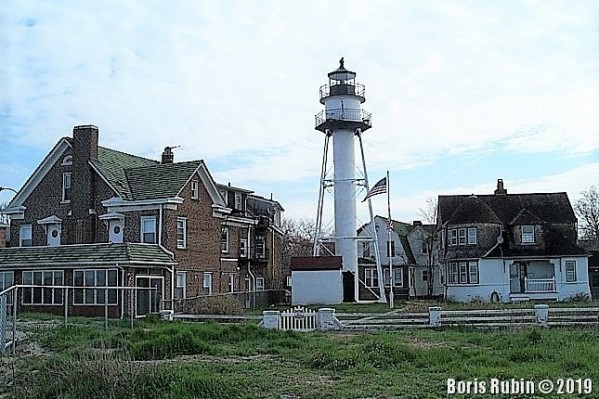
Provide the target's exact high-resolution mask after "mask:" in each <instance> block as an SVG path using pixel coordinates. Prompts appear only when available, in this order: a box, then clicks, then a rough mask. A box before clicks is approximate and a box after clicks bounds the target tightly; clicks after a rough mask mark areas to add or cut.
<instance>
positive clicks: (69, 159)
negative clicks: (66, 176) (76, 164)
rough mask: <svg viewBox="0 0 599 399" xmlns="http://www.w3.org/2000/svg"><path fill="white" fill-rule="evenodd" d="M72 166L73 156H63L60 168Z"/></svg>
mask: <svg viewBox="0 0 599 399" xmlns="http://www.w3.org/2000/svg"><path fill="white" fill-rule="evenodd" d="M72 164H73V156H72V155H65V157H64V158H63V159H62V163H61V165H62V166H69V165H72Z"/></svg>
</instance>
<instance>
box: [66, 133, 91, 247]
mask: <svg viewBox="0 0 599 399" xmlns="http://www.w3.org/2000/svg"><path fill="white" fill-rule="evenodd" d="M98 136H99V129H98V127H97V126H94V125H79V126H75V127H74V128H73V169H72V172H71V202H70V203H69V204H67V205H68V206H69V209H70V211H71V218H72V219H74V220H71V223H74V225H75V226H76V228H75V229H76V232H75V234H74V236H73V239H74V240H75V243H76V244H88V243H92V242H93V237H95V229H96V221H95V218H94V215H93V214H92V212H90V209H93V208H94V199H95V196H96V192H95V191H96V174H95V172H93V170H92V167H91V166H90V164H89V162H90V160H97V159H98Z"/></svg>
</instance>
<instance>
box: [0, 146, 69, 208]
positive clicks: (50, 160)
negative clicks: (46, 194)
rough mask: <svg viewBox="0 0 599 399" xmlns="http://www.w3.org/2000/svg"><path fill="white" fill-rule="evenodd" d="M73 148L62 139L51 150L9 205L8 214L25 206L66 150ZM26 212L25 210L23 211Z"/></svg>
mask: <svg viewBox="0 0 599 399" xmlns="http://www.w3.org/2000/svg"><path fill="white" fill-rule="evenodd" d="M68 148H71V144H70V143H69V141H68V140H67V139H66V137H63V138H61V139H60V140H59V141H58V143H56V145H55V146H54V147H53V148H52V149H51V150H50V152H49V153H48V155H46V157H45V158H44V159H43V160H42V162H41V163H40V164H39V166H38V167H37V168H36V169H35V171H33V173H32V174H31V176H29V179H27V181H26V182H25V184H24V185H23V187H21V189H20V190H19V192H18V193H17V194H16V195H15V197H14V198H13V199H12V201H10V203H9V204H8V206H7V208H8V210H9V211H8V212H5V213H8V214H10V208H16V207H19V206H22V205H23V202H25V200H26V199H27V198H28V197H29V196H30V195H31V193H32V192H33V190H35V188H36V187H37V186H38V185H39V184H40V183H41V181H42V180H43V179H44V178H45V177H46V175H47V174H48V172H49V171H50V169H52V167H53V166H54V165H55V164H56V163H57V162H58V161H59V160H60V158H61V157H62V156H63V154H64V152H65V150H66V149H68ZM23 211H24V209H23Z"/></svg>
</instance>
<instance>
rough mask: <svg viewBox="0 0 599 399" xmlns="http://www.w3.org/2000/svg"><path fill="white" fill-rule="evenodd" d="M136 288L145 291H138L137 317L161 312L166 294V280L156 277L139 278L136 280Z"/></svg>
mask: <svg viewBox="0 0 599 399" xmlns="http://www.w3.org/2000/svg"><path fill="white" fill-rule="evenodd" d="M135 282H136V284H135V285H136V287H140V288H143V289H140V290H136V291H137V294H136V299H137V301H136V302H137V307H136V315H137V316H145V315H147V314H149V313H158V311H159V310H160V301H161V300H162V293H163V292H164V278H163V277H156V276H137V277H136V278H135Z"/></svg>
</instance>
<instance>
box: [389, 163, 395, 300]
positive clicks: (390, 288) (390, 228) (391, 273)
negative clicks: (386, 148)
mask: <svg viewBox="0 0 599 399" xmlns="http://www.w3.org/2000/svg"><path fill="white" fill-rule="evenodd" d="M387 211H388V212H389V228H388V229H387V234H388V237H389V238H388V244H387V245H389V286H390V287H389V307H390V308H391V309H393V308H394V307H395V303H394V294H393V285H394V284H395V281H394V280H395V279H394V278H393V255H394V253H393V251H392V249H393V246H392V241H391V239H392V237H391V231H392V227H391V226H393V219H391V182H390V181H389V171H387Z"/></svg>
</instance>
